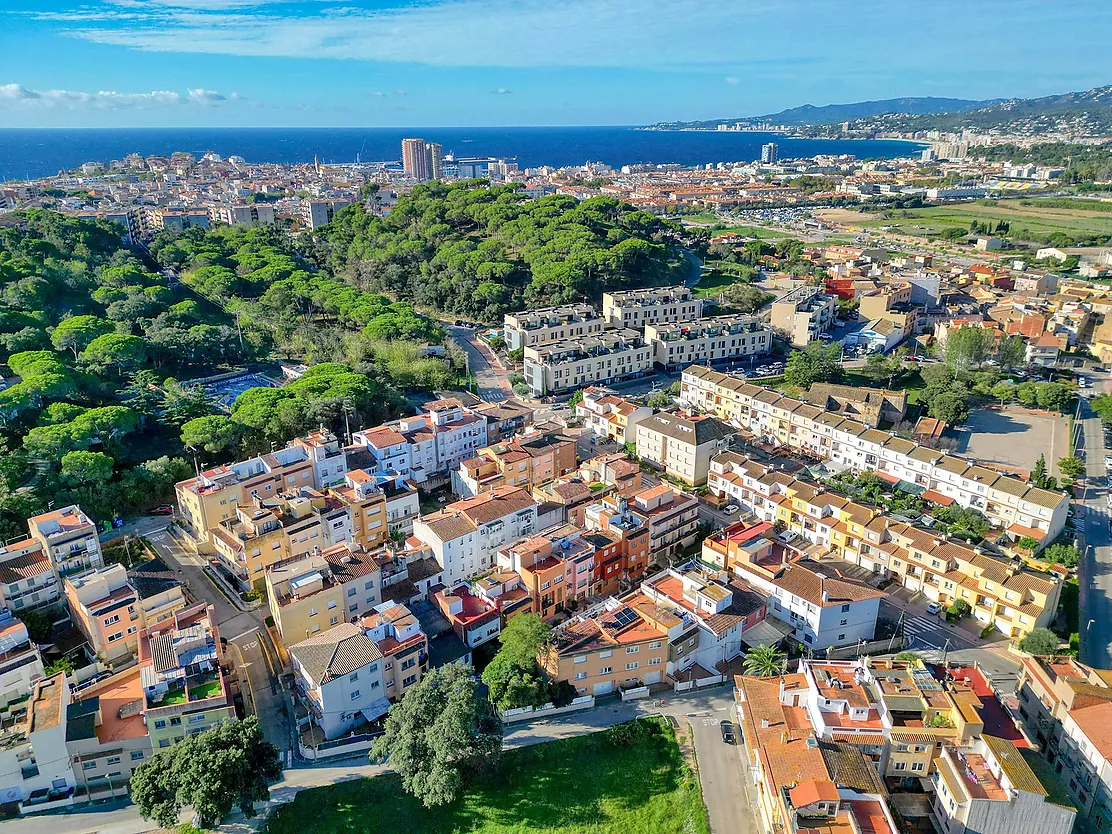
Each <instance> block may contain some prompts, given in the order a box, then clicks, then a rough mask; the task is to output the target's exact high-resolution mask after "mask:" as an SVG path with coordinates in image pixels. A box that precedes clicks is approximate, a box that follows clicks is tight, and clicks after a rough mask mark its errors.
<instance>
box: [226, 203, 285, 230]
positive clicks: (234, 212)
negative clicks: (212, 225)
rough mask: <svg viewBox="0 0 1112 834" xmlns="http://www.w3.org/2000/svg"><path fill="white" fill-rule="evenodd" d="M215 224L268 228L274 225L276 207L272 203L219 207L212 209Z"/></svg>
mask: <svg viewBox="0 0 1112 834" xmlns="http://www.w3.org/2000/svg"><path fill="white" fill-rule="evenodd" d="M210 216H211V218H212V220H213V221H214V222H218V223H227V224H228V225H229V226H266V225H271V224H273V223H274V219H275V215H274V206H272V205H270V203H250V204H244V205H236V206H219V207H216V208H213V209H212V212H211V215H210Z"/></svg>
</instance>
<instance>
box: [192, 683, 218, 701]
mask: <svg viewBox="0 0 1112 834" xmlns="http://www.w3.org/2000/svg"><path fill="white" fill-rule="evenodd" d="M221 691H222V689H221V686H220V681H218V680H215V681H209V682H208V683H202V684H198V685H197V686H191V687H189V695H190V698H191V699H192V700H194V701H202V700H204V699H205V698H212V697H215V696H216V695H219V694H220V693H221Z"/></svg>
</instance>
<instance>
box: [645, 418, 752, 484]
mask: <svg viewBox="0 0 1112 834" xmlns="http://www.w3.org/2000/svg"><path fill="white" fill-rule="evenodd" d="M733 434H736V432H735V430H734V429H733V428H732V427H730V426H729V425H727V424H726V423H723V422H722V421H721V420H718V419H715V418H714V417H708V416H704V415H701V414H687V413H685V412H675V413H672V412H667V411H662V412H660V413H659V414H654V415H653V416H652V417H649V418H648V419H646V420H642V421H641V423H639V424H638V426H637V456H638V457H639V458H641V460H643V461H645V462H647V463H650V464H653V465H654V466H658V467H660V468H661V469H663V470H664V471H665V472H667V473H668V474H669V475H671V476H672V477H673V478H678V479H679V480H681V481H683V482H684V483H685V484H691V485H692V486H700V485H702V484H704V483H706V480H707V473H708V472H710V461H711V458H713V457H714V456H715V455H716V454H718V453H719V452H721V451H723V450H724V449H726V447H727V446H728V445H729V439H730V437H731V435H733Z"/></svg>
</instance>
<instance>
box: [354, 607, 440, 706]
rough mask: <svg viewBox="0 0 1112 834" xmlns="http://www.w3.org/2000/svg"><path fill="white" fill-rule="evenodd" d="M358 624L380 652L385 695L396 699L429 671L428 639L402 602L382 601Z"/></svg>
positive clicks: (392, 699) (415, 618) (393, 699)
mask: <svg viewBox="0 0 1112 834" xmlns="http://www.w3.org/2000/svg"><path fill="white" fill-rule="evenodd" d="M359 625H360V626H361V627H362V628H363V629H365V630H366V632H367V636H368V637H370V638H371V640H373V641H374V644H375V646H377V647H378V650H379V651H380V652H382V661H383V663H382V674H383V681H384V683H385V686H386V695H387V697H388V698H389V699H390V700H391V701H397V700H398V699H399V698H401V697H402V696H403V695H405V693H406V692H408V691H409V690H410V689H411V688H412V687H414V686H416V685H417V684H418V683H420V682H421V678H422V677H424V675H425V673H426V672H428V670H429V639H428V637H427V636H426V635H425V632H424V631H422V630H421V623H420V622H419V621H418V619H417V617H415V616H414V615H413V613H412V612H411V611H410V610H409V609H408V608H407V607H406V606H404V605H399V604H398V603H394V602H383V603H381V604H379V605H376V606H375V609H374V612H373V613H371V614H367V615H365V616H364V617H363V618H362V619H361V620H360V621H359Z"/></svg>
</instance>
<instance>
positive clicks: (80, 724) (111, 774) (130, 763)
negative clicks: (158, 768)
mask: <svg viewBox="0 0 1112 834" xmlns="http://www.w3.org/2000/svg"><path fill="white" fill-rule="evenodd" d="M141 675H142V672H141V670H140V668H139V667H138V666H131V667H129V668H127V669H125V670H124V671H122V672H118V673H116V674H114V675H110V676H109V677H107V678H101V679H100V680H97V681H95V682H92V683H90V684H89V685H88V686H85V687H83V688H82V689H81V690H79V691H78V692H75V693H74V695H73V701H72V702H71V703H70V704H69V706H68V707H66V750H67V752H68V753H69V755H70V759H71V761H72V763H73V768H74V774H75V776H76V779H77V782H78V784H79V785H80V786H81V787H83V788H85V790H86V791H87V795H88V796H89V797H90V798H98V796H105V795H107V796H114V795H116V791H118V790H119V789H120V788H121V787H122V786H123V785H124V784H125V783H126V782H127V780H128V779H130V778H131V774H132V773H133V772H134V770H135V768H136V767H138V766H139V765H141V764H143V762H145V761H147V760H148V759H150V757H151V755H152V754H153V752H154V750H153V748H152V746H151V737H150V735H149V734H148V733H147V725H146V723H145V722H144V717H143V714H142V712H141V711H140V710H139V704H141V703H142V702H143V684H142V680H141ZM105 791H106V792H107V793H106V794H105V793H103V792H105Z"/></svg>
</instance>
